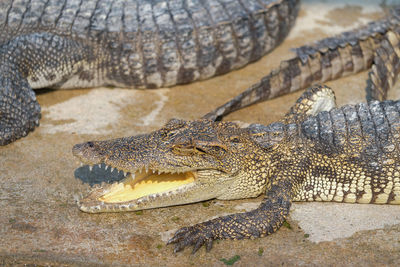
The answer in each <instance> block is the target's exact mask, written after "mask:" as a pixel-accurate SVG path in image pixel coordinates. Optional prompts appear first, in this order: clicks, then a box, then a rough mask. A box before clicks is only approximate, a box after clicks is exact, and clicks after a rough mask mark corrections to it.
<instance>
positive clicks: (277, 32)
mask: <svg viewBox="0 0 400 267" xmlns="http://www.w3.org/2000/svg"><path fill="white" fill-rule="evenodd" d="M299 3H300V1H299V0H246V1H244V0H157V1H154V0H138V1H134V0H128V1H123V0H88V1H82V0H4V1H0V28H1V31H0V59H1V61H2V66H1V67H0V86H1V89H0V145H7V144H9V143H11V142H13V141H15V140H17V139H19V138H21V137H24V136H26V135H27V134H28V133H29V132H31V131H33V130H34V129H35V128H36V127H37V126H38V125H39V120H40V118H41V114H40V105H39V104H38V102H37V100H36V96H35V93H34V91H33V90H32V89H37V88H44V87H51V88H61V89H62V88H83V87H96V86H117V87H123V88H144V89H145V88H149V89H150V88H158V87H169V86H173V85H176V84H184V83H189V82H193V81H196V80H202V79H207V78H210V77H212V76H215V75H219V74H224V73H227V72H229V71H231V70H233V69H237V68H240V67H243V66H244V65H246V64H248V63H250V62H253V61H255V60H257V59H259V58H260V57H261V56H262V55H264V54H266V53H267V52H269V51H271V50H272V49H273V48H274V47H276V46H277V45H278V44H279V43H280V42H282V40H283V39H284V38H285V36H286V35H287V34H288V32H289V30H290V29H291V27H292V26H293V24H294V22H295V19H296V17H297V14H298V10H299ZM399 13H400V12H399V10H398V8H393V10H392V12H391V14H390V15H388V16H386V17H385V18H383V19H380V20H377V21H375V22H372V23H369V24H367V25H366V26H364V27H361V28H359V29H356V30H353V31H350V32H344V33H343V34H340V35H338V36H335V37H330V38H325V39H323V40H320V41H318V42H316V43H315V44H314V45H306V46H302V47H299V48H297V49H295V52H296V56H295V57H294V58H293V59H292V60H288V61H284V62H283V63H282V65H281V66H280V67H279V68H278V69H277V70H276V71H274V72H272V73H271V74H269V75H267V76H265V77H264V78H262V79H261V80H260V81H259V82H258V83H256V84H254V85H252V86H251V87H250V88H249V89H248V90H246V91H245V92H244V93H243V94H241V95H240V96H238V97H237V98H236V99H234V100H232V101H230V102H228V103H227V104H226V105H223V106H221V107H220V108H218V109H216V110H215V111H214V112H211V113H210V114H208V115H207V116H206V117H205V118H209V119H214V120H215V119H218V118H221V117H222V116H223V115H225V114H227V113H229V112H232V111H234V110H236V109H238V108H241V107H245V106H247V105H249V104H251V103H252V102H255V101H262V100H266V99H271V98H274V97H277V96H280V95H283V94H287V93H290V92H293V91H295V90H299V89H305V88H307V87H309V86H311V85H312V84H313V83H315V82H324V81H327V80H331V79H336V78H339V77H342V76H345V75H349V74H352V73H356V72H359V71H363V70H367V69H370V68H371V67H372V69H373V70H374V66H375V72H376V70H378V71H379V68H377V64H378V63H377V62H379V57H380V56H382V55H379V53H377V51H378V50H379V49H380V48H381V47H382V46H385V42H390V38H389V35H390V34H391V33H393V32H396V29H397V28H398V27H397V26H398V25H399ZM383 50H384V49H383ZM387 52H392V51H384V54H385V53H387ZM371 77H378V76H377V75H375V76H374V75H371ZM378 80H379V79H378ZM371 81H375V82H377V80H376V79H371ZM371 84H373V83H371ZM378 88H379V89H378ZM370 89H371V90H370V91H371V92H372V93H371V95H372V96H373V98H375V99H378V100H383V99H384V98H385V96H386V95H385V94H386V93H385V92H386V89H387V88H386V87H382V86H371V88H370ZM381 89H383V91H379V90H381Z"/></svg>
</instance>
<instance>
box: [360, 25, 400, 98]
mask: <svg viewBox="0 0 400 267" xmlns="http://www.w3.org/2000/svg"><path fill="white" fill-rule="evenodd" d="M399 72H400V29H395V30H393V31H389V32H388V33H387V34H386V35H385V39H384V40H383V41H382V43H381V46H380V47H379V48H378V49H377V50H376V52H375V55H374V63H373V65H372V67H371V71H370V72H369V79H368V85H367V88H366V90H367V99H368V100H379V101H383V100H385V99H386V98H387V93H388V91H389V89H390V88H392V87H393V85H394V83H395V82H396V80H397V77H398V74H399Z"/></svg>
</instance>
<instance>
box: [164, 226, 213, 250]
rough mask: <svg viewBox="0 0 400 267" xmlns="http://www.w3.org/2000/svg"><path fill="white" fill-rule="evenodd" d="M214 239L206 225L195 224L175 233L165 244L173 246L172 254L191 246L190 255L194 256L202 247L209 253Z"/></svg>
mask: <svg viewBox="0 0 400 267" xmlns="http://www.w3.org/2000/svg"><path fill="white" fill-rule="evenodd" d="M214 239H215V238H214V236H213V234H212V232H211V230H210V229H208V227H207V226H206V225H204V224H196V225H193V226H189V227H183V228H181V229H179V230H178V231H176V233H175V235H174V236H173V237H172V238H171V239H170V240H169V241H168V242H167V245H169V244H175V248H174V253H176V252H179V251H181V250H183V249H184V248H185V247H187V246H192V245H193V250H192V254H194V253H196V252H197V251H198V250H199V248H200V247H201V246H203V245H205V246H206V250H207V252H208V251H210V250H211V248H212V243H213V240H214Z"/></svg>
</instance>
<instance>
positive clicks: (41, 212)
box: [0, 0, 400, 266]
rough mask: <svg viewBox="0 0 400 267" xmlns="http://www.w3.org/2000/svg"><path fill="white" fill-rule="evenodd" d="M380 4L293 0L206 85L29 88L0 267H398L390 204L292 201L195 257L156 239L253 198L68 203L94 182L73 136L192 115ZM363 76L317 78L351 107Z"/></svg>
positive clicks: (250, 114)
mask: <svg viewBox="0 0 400 267" xmlns="http://www.w3.org/2000/svg"><path fill="white" fill-rule="evenodd" d="M381 2H387V1H372V0H371V1H350V0H348V1H311V0H309V1H303V5H302V9H301V12H300V16H299V18H298V20H297V23H296V26H295V28H294V29H293V30H292V32H291V33H290V36H289V37H288V38H287V39H286V40H285V41H284V43H283V44H282V45H281V46H279V47H278V48H277V49H276V50H274V51H273V52H272V53H270V54H268V55H266V56H265V57H264V58H263V59H262V60H260V61H258V62H257V63H254V64H251V65H249V66H246V67H245V68H243V69H241V70H239V71H234V72H232V73H229V74H227V75H224V76H220V77H216V78H213V79H210V80H207V81H203V82H197V83H194V84H190V85H185V86H178V87H174V88H171V89H161V90H150V91H137V90H122V89H109V88H97V89H82V90H65V91H62V90H54V91H53V90H42V91H37V95H38V101H39V103H40V104H41V106H42V110H43V112H42V115H43V116H42V120H41V126H40V127H39V128H37V129H36V130H35V131H34V132H33V133H31V134H29V135H28V137H26V138H23V139H21V140H19V141H17V142H15V143H13V144H11V145H7V146H5V147H1V148H0V265H5V266H9V265H25V264H26V265H28V266H35V265H40V266H43V265H56V266H58V265H60V266H100V265H115V266H123V265H131V266H132V265H133V266H136V265H145V266H188V265H189V266H190V265H193V266H201V265H202V266H218V265H224V264H225V263H224V262H223V261H221V259H231V258H232V257H234V256H236V258H237V256H240V259H238V260H237V261H236V263H234V264H235V266H256V265H259V266H260V265H262V266H277V265H284V266H287V265H307V266H309V265H311V266H313V265H324V266H336V265H352V266H382V265H392V266H399V265H400V206H377V205H349V204H335V203H296V204H294V205H293V207H292V210H291V214H290V217H289V219H288V224H286V225H285V226H283V227H282V228H281V229H280V230H279V231H278V232H277V233H275V234H273V235H271V236H268V237H266V238H259V239H256V240H242V241H217V242H215V243H214V247H213V250H212V251H211V252H209V253H206V252H205V249H204V248H202V249H200V251H199V252H198V253H196V254H195V255H191V254H190V252H191V250H189V249H186V250H184V251H183V252H180V253H177V254H173V251H172V250H173V248H172V247H171V246H166V245H165V242H166V240H168V238H169V237H171V236H172V234H173V233H174V231H176V230H177V229H179V228H180V227H182V226H186V225H191V224H195V223H198V222H201V221H204V220H206V219H209V218H211V217H214V216H220V215H222V214H227V213H234V212H238V211H243V210H250V209H252V208H255V207H256V206H257V204H258V203H259V202H260V200H261V197H260V198H257V199H248V200H241V201H229V202H228V201H215V200H212V201H208V202H205V203H197V204H192V205H186V206H178V207H171V208H162V209H155V210H146V211H143V212H130V213H129V212H128V213H120V214H97V215H93V214H86V213H83V212H80V211H79V210H78V208H77V206H76V200H77V199H79V198H81V197H82V196H83V195H85V194H87V192H88V191H89V190H90V185H89V184H95V183H97V182H98V181H96V180H95V179H94V178H95V175H94V174H91V175H88V170H87V169H85V167H83V168H78V166H79V165H78V164H76V160H75V159H74V158H73V157H72V154H71V148H72V146H73V145H74V144H76V143H80V142H84V141H88V140H93V139H94V140H99V139H108V138H112V137H120V136H128V135H136V134H140V133H144V132H149V131H151V130H154V129H157V128H159V127H160V126H161V125H163V124H164V123H165V122H166V121H168V120H169V119H170V118H174V117H175V118H182V119H196V118H199V117H201V116H202V115H203V114H205V113H207V112H208V111H210V110H212V109H214V108H215V107H217V106H219V105H220V104H222V103H224V102H226V101H227V100H228V99H230V98H231V97H233V96H235V95H236V94H238V93H239V92H241V91H243V90H244V89H246V88H247V87H249V86H250V85H251V84H253V83H255V82H256V81H257V80H259V79H260V78H261V77H262V76H263V75H265V74H267V73H268V72H269V71H270V70H271V69H273V68H276V67H277V66H278V65H279V62H280V61H281V60H283V59H288V58H289V57H290V56H291V55H292V54H291V52H290V48H292V47H296V46H299V45H302V44H306V43H309V42H311V41H312V40H316V39H319V38H322V37H326V36H328V35H331V34H335V33H339V32H341V31H343V30H348V29H351V28H354V27H356V26H358V25H361V24H363V23H365V22H367V21H370V20H373V19H376V18H379V17H381V16H382V15H383V14H384V12H383V10H382V8H381V6H380V4H381ZM391 2H394V1H391ZM366 79H367V73H366V72H364V73H360V74H358V75H354V76H352V77H347V78H343V79H340V80H338V81H334V82H329V83H328V85H329V86H331V87H332V88H334V90H335V91H336V92H337V99H338V104H339V105H343V104H346V103H357V102H360V101H364V98H365V92H364V88H365V85H366V82H365V81H366ZM299 95H300V92H299V93H294V94H291V95H288V96H284V97H281V98H278V99H275V100H271V101H267V102H264V103H261V104H258V105H254V106H252V107H249V108H246V109H244V110H241V111H238V112H236V113H234V114H232V115H230V116H228V117H227V118H226V119H225V120H240V121H245V122H257V123H264V124H266V123H269V122H273V121H275V120H277V119H279V118H280V117H281V116H282V115H283V114H284V113H285V112H286V111H287V109H288V108H289V106H290V105H291V104H292V103H293V102H294V101H295V100H296V99H297V97H298V96H299ZM398 95H399V91H396V90H395V91H394V92H392V93H391V97H392V98H397V97H398ZM96 171H97V172H98V170H96V168H95V169H94V173H96Z"/></svg>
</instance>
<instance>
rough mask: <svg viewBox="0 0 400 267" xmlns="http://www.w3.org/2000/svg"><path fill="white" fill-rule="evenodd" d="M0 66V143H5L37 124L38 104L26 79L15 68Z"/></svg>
mask: <svg viewBox="0 0 400 267" xmlns="http://www.w3.org/2000/svg"><path fill="white" fill-rule="evenodd" d="M4 69H5V68H4V66H2V67H1V68H0V73H1V77H0V145H7V144H9V143H11V142H13V141H15V140H17V139H19V138H21V137H24V136H26V135H27V134H28V133H29V132H30V131H33V129H34V128H35V127H36V126H38V125H39V119H40V106H39V103H38V102H37V101H36V96H35V93H34V92H33V90H32V88H31V87H30V86H29V84H28V81H27V80H26V79H24V78H23V77H21V75H20V73H19V72H18V71H17V70H15V69H14V70H13V69H11V70H10V69H8V70H4Z"/></svg>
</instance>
